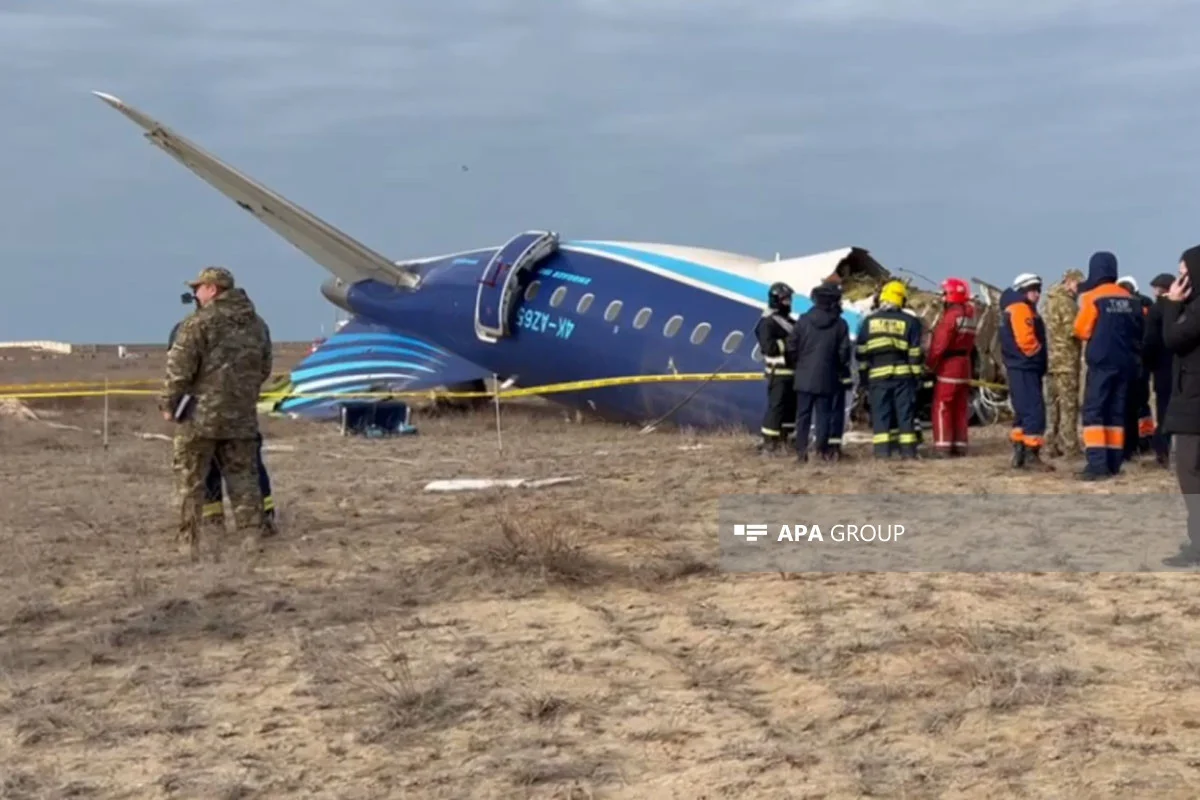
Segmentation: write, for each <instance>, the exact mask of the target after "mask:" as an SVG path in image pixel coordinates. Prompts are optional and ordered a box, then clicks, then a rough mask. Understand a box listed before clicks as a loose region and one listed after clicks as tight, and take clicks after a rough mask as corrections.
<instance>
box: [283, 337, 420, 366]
mask: <svg viewBox="0 0 1200 800" xmlns="http://www.w3.org/2000/svg"><path fill="white" fill-rule="evenodd" d="M338 344H341V342H334V341H329V342H327V343H326V344H324V345H322V346H321V347H320V348H319V349H318V350H317V352H315V353H313V354H311V355H310V356H308V358H306V359H304V361H302V362H301V363H300V365H299V366H298V367H297V369H305V368H307V367H311V366H316V365H317V364H321V363H323V362H326V361H332V360H334V359H338V358H350V357H358V358H362V357H364V356H370V355H372V354H375V353H393V354H395V355H401V356H412V357H413V358H421V359H428V358H430V357H431V354H430V353H429V351H427V350H413V349H412V348H408V347H393V346H392V345H390V344H359V345H352V346H350V347H337V346H336V345H338ZM432 357H433V360H435V361H436V360H437V356H436V354H434V355H433V356H432Z"/></svg>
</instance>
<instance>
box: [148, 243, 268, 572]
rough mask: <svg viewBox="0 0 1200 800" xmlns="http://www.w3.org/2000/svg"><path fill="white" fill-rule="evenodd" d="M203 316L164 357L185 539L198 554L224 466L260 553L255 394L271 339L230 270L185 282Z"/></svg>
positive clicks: (236, 508)
mask: <svg viewBox="0 0 1200 800" xmlns="http://www.w3.org/2000/svg"><path fill="white" fill-rule="evenodd" d="M188 285H189V286H190V287H191V288H192V291H193V293H194V294H195V296H196V299H197V300H198V301H199V303H200V310H199V311H197V312H195V313H194V314H191V315H190V316H188V317H187V318H186V319H185V320H184V321H183V323H182V324H181V325H180V326H179V331H178V333H177V334H176V337H175V341H174V343H173V344H172V346H171V349H170V350H168V351H167V367H166V380H165V382H164V386H163V391H162V395H161V397H160V398H159V404H160V409H161V411H162V415H163V419H165V420H167V421H168V422H175V423H176V425H177V428H176V433H175V438H174V442H173V454H172V460H173V466H174V472H175V477H176V482H177V483H176V487H177V492H178V497H179V504H180V520H179V521H180V528H179V531H180V534H181V535H182V537H183V538H184V539H185V541H186V542H187V544H188V546H189V549H190V551H191V556H192V558H193V559H196V558H197V557H198V556H199V533H200V511H201V509H200V507H201V502H202V499H203V494H204V476H205V475H206V474H207V472H208V469H209V467H210V465H211V464H212V461H213V458H214V457H215V458H217V459H219V461H220V463H221V472H222V476H223V477H224V479H225V483H226V486H227V487H228V489H229V499H230V501H231V502H232V505H233V513H234V519H235V522H236V523H237V527H238V528H239V529H241V530H242V531H243V532H244V534H248V535H247V536H246V539H245V541H244V542H243V544H244V545H251V546H254V547H255V548H257V545H258V544H259V538H260V537H261V536H263V535H264V534H266V533H267V531H266V530H265V525H264V520H263V500H262V494H261V492H260V490H259V488H258V480H257V474H256V473H257V465H256V460H255V457H254V453H255V449H256V447H255V442H256V438H257V435H258V432H259V431H258V408H257V404H258V396H259V392H260V390H261V387H262V384H263V381H265V380H266V379H267V378H268V377H270V375H271V356H272V354H271V335H270V330H269V329H268V328H267V324H266V323H265V322H264V321H263V319H262V318H261V317H260V316H259V315H258V314H257V313H256V311H255V309H254V304H253V303H251V302H250V298H249V297H247V296H246V292H245V290H243V289H240V288H238V287H237V286H236V285H235V283H234V279H233V275H232V274H231V273H230V272H229V270H227V269H224V268H222V267H207V268H205V269H203V270H201V272H200V275H199V276H198V277H197V278H196V279H195V280H194V281H190V282H189V284H188Z"/></svg>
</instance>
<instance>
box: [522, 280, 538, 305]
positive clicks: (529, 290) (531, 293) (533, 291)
mask: <svg viewBox="0 0 1200 800" xmlns="http://www.w3.org/2000/svg"><path fill="white" fill-rule="evenodd" d="M541 285H542V282H541V281H534V282H533V283H531V284H529V286H528V287H526V289H525V300H526V302H528V301H530V300H532V299H533V298H535V297H537V290H538V287H539V286H541Z"/></svg>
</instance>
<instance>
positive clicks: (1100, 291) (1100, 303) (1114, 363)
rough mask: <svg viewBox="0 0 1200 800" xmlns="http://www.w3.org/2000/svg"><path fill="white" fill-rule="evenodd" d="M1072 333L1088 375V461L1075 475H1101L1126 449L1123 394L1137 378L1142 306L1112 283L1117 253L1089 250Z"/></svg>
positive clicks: (1114, 468) (1117, 465)
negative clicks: (1080, 349) (1090, 253)
mask: <svg viewBox="0 0 1200 800" xmlns="http://www.w3.org/2000/svg"><path fill="white" fill-rule="evenodd" d="M1080 288H1081V289H1082V290H1083V294H1082V295H1081V296H1080V298H1079V312H1078V314H1077V315H1076V316H1075V325H1074V328H1075V336H1076V338H1078V339H1079V340H1080V341H1081V342H1084V343H1085V344H1084V348H1085V349H1084V360H1085V361H1086V363H1087V379H1086V382H1085V386H1084V401H1083V447H1084V451H1085V452H1086V453H1087V466H1086V467H1085V468H1084V470H1083V472H1081V473H1079V477H1080V478H1081V479H1083V480H1090V481H1095V480H1104V479H1106V478H1109V477H1112V476H1114V475H1117V474H1118V473H1120V471H1121V463H1122V462H1123V461H1124V453H1125V398H1126V396H1127V394H1128V393H1129V388H1130V384H1131V383H1133V381H1134V380H1135V379H1136V378H1137V374H1138V365H1139V362H1140V359H1141V350H1142V329H1143V322H1142V309H1141V306H1140V304H1139V303H1138V302H1137V301H1136V300H1135V299H1134V298H1133V297H1132V296H1131V295H1130V294H1129V292H1128V291H1126V290H1125V289H1123V288H1121V287H1120V286H1118V285H1117V257H1116V256H1115V255H1113V254H1112V253H1109V252H1105V251H1100V252H1097V253H1094V254H1093V255H1092V257H1091V259H1090V260H1089V261H1088V277H1087V280H1086V281H1085V282H1084V283H1083V284H1082V285H1081V287H1080Z"/></svg>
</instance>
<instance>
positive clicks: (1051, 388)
mask: <svg viewBox="0 0 1200 800" xmlns="http://www.w3.org/2000/svg"><path fill="white" fill-rule="evenodd" d="M1081 280H1083V273H1082V272H1081V271H1079V270H1077V269H1069V270H1067V271H1066V272H1065V273H1064V274H1063V277H1062V280H1061V281H1059V282H1058V283H1056V284H1054V285H1053V286H1051V287H1050V291H1048V292H1047V293H1046V310H1045V314H1044V315H1043V317H1044V319H1045V320H1046V340H1047V342H1048V343H1049V348H1048V350H1049V352H1048V353H1047V356H1048V357H1049V365H1048V367H1047V370H1046V373H1047V374H1046V378H1047V380H1046V445H1047V449H1048V450H1049V453H1048V455H1051V456H1072V457H1075V456H1079V455H1081V454H1082V453H1083V450H1082V449H1081V447H1080V443H1079V386H1080V352H1081V351H1080V344H1079V340H1078V339H1076V338H1075V335H1074V332H1073V331H1074V325H1075V315H1076V313H1077V312H1078V310H1079V282H1080V281H1081Z"/></svg>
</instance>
